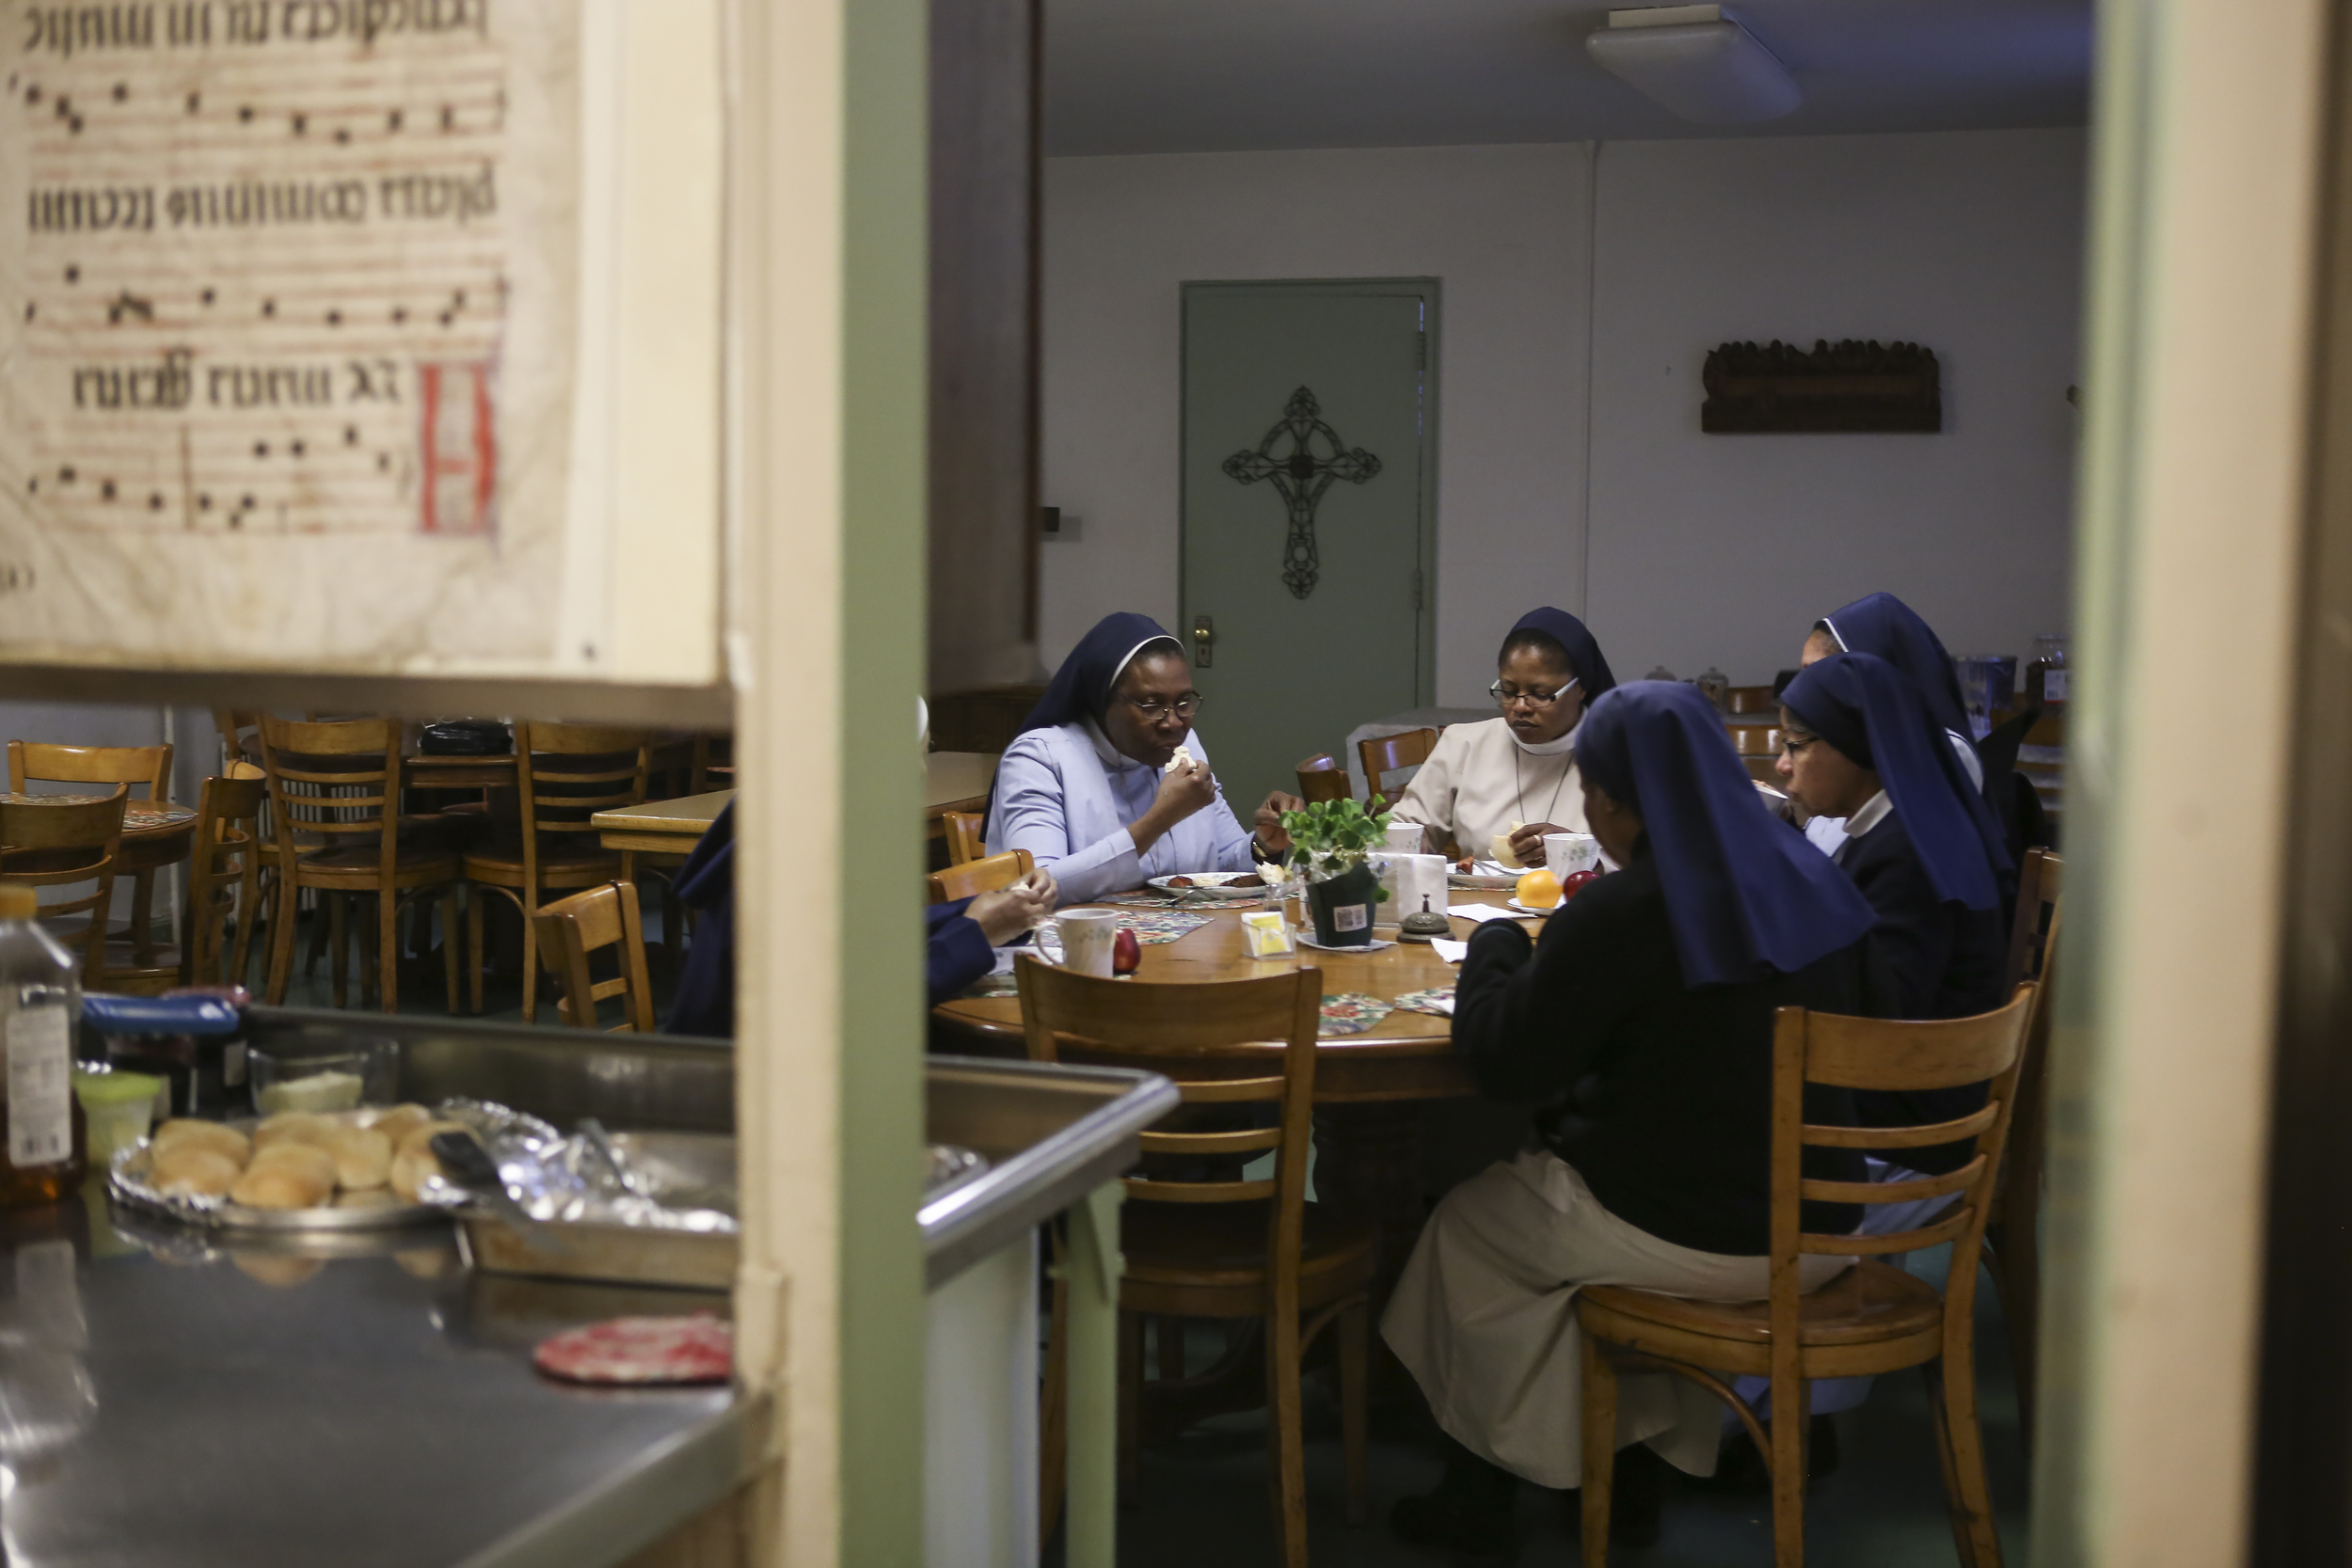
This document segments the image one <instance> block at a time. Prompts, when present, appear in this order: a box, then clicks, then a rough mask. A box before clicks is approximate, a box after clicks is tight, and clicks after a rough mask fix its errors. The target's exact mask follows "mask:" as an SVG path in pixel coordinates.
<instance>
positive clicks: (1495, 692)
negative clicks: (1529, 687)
mask: <svg viewBox="0 0 2352 1568" xmlns="http://www.w3.org/2000/svg"><path fill="white" fill-rule="evenodd" d="M1575 687H1576V679H1575V677H1574V676H1570V677H1569V679H1568V684H1567V685H1566V686H1564V687H1562V688H1561V689H1559V690H1557V691H1505V690H1504V689H1502V682H1501V681H1496V682H1494V683H1493V684H1492V685H1490V686H1488V687H1487V688H1486V695H1487V696H1489V697H1492V698H1493V699H1494V700H1495V706H1497V707H1500V708H1507V707H1509V706H1510V705H1512V704H1513V703H1525V704H1527V705H1529V706H1531V707H1538V708H1546V707H1549V706H1550V705H1552V704H1554V703H1556V702H1558V701H1559V700H1560V699H1561V698H1563V697H1565V696H1566V695H1567V694H1568V693H1569V692H1570V691H1571V690H1573V689H1575Z"/></svg>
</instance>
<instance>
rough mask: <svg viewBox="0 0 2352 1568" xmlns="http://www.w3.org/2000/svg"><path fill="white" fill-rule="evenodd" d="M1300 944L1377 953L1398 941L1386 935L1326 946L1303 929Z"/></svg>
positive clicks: (1328, 950) (1342, 950) (1329, 951)
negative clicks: (1367, 940) (1363, 940)
mask: <svg viewBox="0 0 2352 1568" xmlns="http://www.w3.org/2000/svg"><path fill="white" fill-rule="evenodd" d="M1298 945H1299V946H1301V947H1313V948H1319V949H1321V950H1322V951H1323V952H1326V953H1377V952H1378V951H1380V949H1382V948H1383V947H1394V946H1395V945H1396V943H1395V942H1391V941H1390V940H1389V939H1388V938H1386V937H1375V938H1373V939H1372V940H1371V941H1370V942H1350V943H1348V944H1347V945H1345V946H1340V945H1338V944H1336V943H1334V944H1332V945H1329V946H1326V945H1325V944H1324V943H1322V942H1317V941H1316V940H1315V939H1314V938H1312V937H1311V936H1309V935H1308V934H1307V933H1306V932H1304V931H1301V932H1299V933H1298Z"/></svg>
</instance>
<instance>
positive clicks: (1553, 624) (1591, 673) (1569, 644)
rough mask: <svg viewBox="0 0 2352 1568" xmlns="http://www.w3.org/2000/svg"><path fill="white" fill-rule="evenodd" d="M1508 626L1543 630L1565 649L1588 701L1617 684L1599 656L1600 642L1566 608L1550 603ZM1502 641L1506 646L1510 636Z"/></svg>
mask: <svg viewBox="0 0 2352 1568" xmlns="http://www.w3.org/2000/svg"><path fill="white" fill-rule="evenodd" d="M1511 630H1512V631H1513V632H1521V631H1539V632H1542V633H1543V634H1544V635H1545V636H1546V637H1549V638H1550V639H1551V640H1552V641H1554V642H1557V643H1559V644H1560V646H1561V647H1563V648H1565V649H1566V650H1567V655H1568V668H1569V669H1570V670H1572V671H1574V672H1575V673H1576V685H1577V689H1578V690H1579V691H1580V692H1581V693H1582V695H1583V698H1584V701H1585V703H1586V704H1587V705H1589V704H1590V703H1591V702H1592V700H1593V699H1594V698H1596V697H1597V696H1599V695H1600V694H1601V693H1602V692H1604V691H1606V690H1608V689H1610V688H1611V687H1613V686H1615V685H1616V684H1617V677H1616V676H1614V675H1613V674H1611V673H1609V661H1608V660H1607V659H1606V658H1603V657H1601V653H1600V644H1599V643H1598V642H1597V641H1595V640H1594V638H1593V634H1592V632H1591V631H1590V630H1589V629H1588V628H1587V627H1586V626H1585V625H1584V623H1583V622H1581V621H1580V620H1578V619H1577V618H1576V617H1575V616H1573V615H1571V614H1569V613H1568V612H1567V611H1566V610H1554V609H1552V608H1551V607H1550V606H1549V605H1546V606H1544V607H1543V608H1542V609H1540V610H1529V611H1528V612H1527V613H1526V614H1524V615H1522V616H1520V617H1519V618H1518V620H1517V621H1514V622H1513V623H1512V624H1511ZM1502 645H1503V646H1504V647H1506V648H1507V647H1509V646H1510V645H1511V640H1510V638H1508V637H1505V638H1504V639H1503V640H1502Z"/></svg>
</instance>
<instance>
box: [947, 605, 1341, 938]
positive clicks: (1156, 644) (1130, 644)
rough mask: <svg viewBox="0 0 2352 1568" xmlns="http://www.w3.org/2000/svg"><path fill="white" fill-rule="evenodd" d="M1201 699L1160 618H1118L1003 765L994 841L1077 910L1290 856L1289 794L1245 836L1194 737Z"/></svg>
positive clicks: (991, 826) (1061, 681) (1068, 664)
mask: <svg viewBox="0 0 2352 1568" xmlns="http://www.w3.org/2000/svg"><path fill="white" fill-rule="evenodd" d="M1199 710H1200V693H1199V692H1198V691H1195V690H1194V689H1193V687H1192V674H1191V670H1190V667H1189V665H1188V663H1187V661H1186V660H1185V657H1184V647H1183V645H1182V644H1181V643H1179V642H1178V641H1176V639H1174V638H1173V637H1170V636H1169V635H1168V632H1167V630H1166V628H1164V627H1162V626H1160V624H1159V623H1158V622H1156V621H1154V620H1152V618H1151V617H1150V616H1148V615H1136V614H1132V613H1128V612H1123V611H1122V612H1120V613H1119V614H1115V615H1105V616H1104V618H1103V619H1102V620H1101V621H1099V622H1097V623H1096V624H1095V626H1094V629H1093V630H1091V631H1089V632H1088V633H1087V634H1086V636H1085V637H1084V638H1083V639H1081V640H1080V641H1079V643H1078V645H1077V647H1075V648H1074V649H1073V650H1072V651H1071V654H1070V657H1068V658H1066V659H1064V660H1062V665H1061V668H1060V669H1059V670H1057V671H1056V672H1055V673H1054V680H1053V684H1052V685H1050V686H1048V687H1047V688H1046V689H1045V695H1044V696H1043V697H1042V698H1041V699H1040V700H1039V702H1038V705H1037V706H1036V707H1035V708H1033V709H1031V710H1030V712H1029V717H1028V719H1027V721H1025V723H1024V724H1023V725H1022V733H1021V734H1020V736H1018V737H1016V738H1015V739H1014V741H1013V743H1012V744H1011V745H1010V746H1009V747H1007V748H1006V750H1005V755H1004V759H1003V760H1002V761H1000V762H999V763H998V764H997V765H996V784H995V791H994V794H993V798H992V799H991V800H990V802H989V811H988V827H987V830H986V838H987V841H988V845H989V847H990V848H991V849H993V850H995V851H997V852H999V853H1001V852H1003V851H1004V850H1007V849H1026V850H1027V851H1028V852H1029V853H1030V855H1031V856H1032V857H1034V858H1035V860H1036V862H1037V864H1038V866H1039V868H1040V869H1041V870H1045V871H1050V872H1052V873H1053V875H1054V878H1055V879H1056V881H1057V882H1058V883H1059V884H1060V890H1061V898H1062V900H1063V901H1064V902H1065V903H1074V904H1083V903H1087V902H1089V901H1090V900H1093V899H1096V898H1100V897H1102V896H1103V895H1105V894H1109V893H1118V892H1120V891H1123V890H1125V889H1128V888H1134V887H1139V886H1141V885H1142V884H1143V883H1144V882H1145V881H1146V880H1148V879H1151V878H1153V877H1168V876H1175V875H1178V874H1180V873H1184V872H1193V871H1247V870H1248V869H1249V868H1250V867H1251V866H1252V865H1253V864H1255V863H1257V862H1259V861H1261V860H1273V859H1276V858H1278V857H1279V855H1280V853H1281V852H1282V851H1283V850H1285V849H1287V848H1289V847H1290V836H1289V835H1288V834H1287V833H1285V832H1282V826H1281V820H1280V813H1282V812H1284V811H1293V810H1296V809H1297V807H1298V806H1299V804H1300V803H1301V802H1300V801H1299V800H1298V798H1297V797H1296V796H1295V795H1285V794H1282V793H1280V792H1279V791H1278V792H1276V793H1274V794H1272V795H1269V796H1267V797H1266V799H1265V801H1264V803H1263V804H1262V805H1261V806H1259V808H1258V810H1257V814H1256V832H1255V833H1254V834H1253V833H1252V832H1250V831H1248V830H1247V829H1245V828H1243V827H1242V825H1241V822H1240V820H1239V819H1238V818H1236V817H1235V816H1234V815H1233V811H1232V807H1231V806H1229V805H1228V804H1227V803H1226V800H1225V792H1224V790H1223V788H1222V787H1221V786H1219V785H1218V784H1217V782H1216V775H1215V774H1213V773H1212V772H1211V771H1210V769H1209V757H1208V752H1207V749H1206V748H1205V747H1203V746H1202V745H1201V743H1200V736H1199V735H1198V734H1197V733H1196V732H1195V731H1194V730H1193V728H1192V720H1193V715H1194V714H1195V713H1197V712H1198V711H1199Z"/></svg>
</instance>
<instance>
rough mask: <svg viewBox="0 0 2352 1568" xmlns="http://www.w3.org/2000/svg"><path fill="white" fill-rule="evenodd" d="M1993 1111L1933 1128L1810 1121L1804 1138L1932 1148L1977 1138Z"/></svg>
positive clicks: (1829, 1143)
mask: <svg viewBox="0 0 2352 1568" xmlns="http://www.w3.org/2000/svg"><path fill="white" fill-rule="evenodd" d="M1993 1113H1994V1107H1993V1106H1991V1105H1989V1104H1988V1105H1985V1106H1982V1107H1980V1108H1979V1109H1977V1110H1974V1111H1971V1112H1969V1113H1968V1114H1967V1115H1966V1116H1964V1117H1955V1118H1954V1119H1952V1120H1950V1121H1939V1122H1937V1123H1935V1124H1934V1125H1933V1126H1931V1127H1815V1126H1813V1125H1811V1124H1810V1123H1808V1124H1807V1125H1806V1127H1805V1130H1804V1141H1805V1142H1806V1143H1809V1144H1812V1145H1814V1146H1816V1147H1817V1148H1934V1147H1935V1146H1936V1145H1938V1144H1950V1143H1958V1142H1959V1141H1960V1140H1961V1139H1963V1138H1973V1137H1975V1136H1976V1135H1977V1134H1978V1133H1979V1132H1983V1131H1984V1130H1985V1129H1986V1128H1988V1127H1990V1126H1992V1125H1993Z"/></svg>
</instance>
